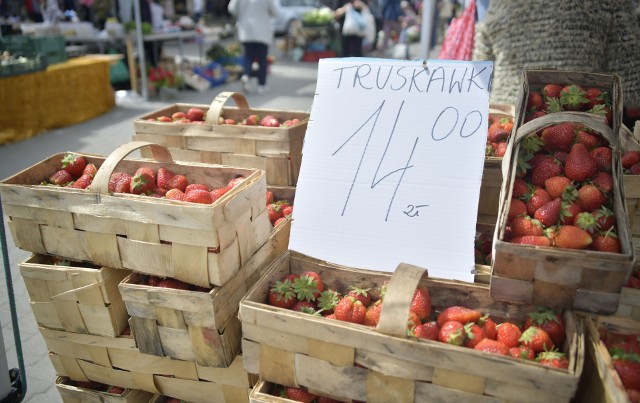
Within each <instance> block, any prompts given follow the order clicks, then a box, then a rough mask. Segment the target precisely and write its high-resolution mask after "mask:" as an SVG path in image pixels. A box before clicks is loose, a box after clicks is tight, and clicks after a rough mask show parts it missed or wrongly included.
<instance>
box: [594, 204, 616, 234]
mask: <svg viewBox="0 0 640 403" xmlns="http://www.w3.org/2000/svg"><path fill="white" fill-rule="evenodd" d="M593 215H594V217H595V218H596V225H597V226H598V229H599V230H600V231H608V230H609V229H610V228H611V227H613V226H614V225H616V215H615V214H614V213H613V211H611V210H610V209H608V208H607V207H606V206H602V208H599V209H597V210H595V211H594V212H593Z"/></svg>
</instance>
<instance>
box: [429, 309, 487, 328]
mask: <svg viewBox="0 0 640 403" xmlns="http://www.w3.org/2000/svg"><path fill="white" fill-rule="evenodd" d="M481 316H482V314H481V313H480V311H478V310H476V309H469V308H465V307H463V306H457V305H454V306H450V307H447V308H445V309H444V310H443V311H442V312H440V314H439V315H438V319H437V322H438V326H440V327H441V328H442V326H443V325H444V323H445V322H450V321H456V322H460V323H462V324H463V325H464V324H466V323H469V322H477V321H478V319H480V317H481Z"/></svg>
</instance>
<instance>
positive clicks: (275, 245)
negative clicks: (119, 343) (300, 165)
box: [119, 220, 291, 367]
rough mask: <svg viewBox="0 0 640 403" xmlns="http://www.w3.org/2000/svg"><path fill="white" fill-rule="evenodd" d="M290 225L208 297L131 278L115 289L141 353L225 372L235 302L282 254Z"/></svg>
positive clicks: (232, 345) (233, 341)
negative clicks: (217, 368) (122, 301)
mask: <svg viewBox="0 0 640 403" xmlns="http://www.w3.org/2000/svg"><path fill="white" fill-rule="evenodd" d="M290 227H291V221H290V220H287V221H285V222H284V223H283V224H282V225H278V226H277V227H276V228H274V230H273V233H272V235H271V237H270V238H269V239H268V240H267V242H266V243H265V244H264V245H263V246H262V247H261V248H260V249H259V250H258V251H257V252H256V253H255V254H254V255H253V256H252V258H251V259H249V261H248V262H247V264H246V265H244V266H243V267H242V268H241V269H240V270H238V272H237V273H236V275H235V276H234V277H233V278H232V279H231V280H229V281H228V282H227V283H226V284H224V285H223V286H220V287H213V288H212V289H211V290H210V291H209V292H204V291H189V290H179V289H172V288H160V287H154V286H150V285H145V284H141V283H142V279H143V277H144V276H143V275H141V274H138V273H133V274H131V275H130V276H128V277H127V278H126V279H124V280H123V281H122V282H121V283H120V285H119V288H120V292H121V294H122V299H123V300H124V302H125V304H126V308H127V311H128V313H129V315H131V328H132V334H133V335H134V338H135V340H136V344H137V346H138V348H139V349H140V351H141V352H143V353H146V354H153V355H157V356H160V357H163V356H168V357H172V358H175V359H179V360H185V361H195V362H197V363H198V365H201V366H205V367H226V366H228V365H230V364H231V363H232V362H233V360H234V359H235V357H236V355H237V354H238V352H239V350H240V340H241V329H240V322H239V321H238V317H237V315H238V309H239V305H240V300H241V299H242V297H243V296H244V295H245V294H246V293H247V291H248V290H249V288H251V287H252V286H253V284H255V283H256V282H257V281H258V280H259V279H260V277H261V276H262V275H263V274H264V273H265V271H266V269H267V268H268V265H269V264H270V263H271V262H272V261H273V260H274V259H275V258H276V257H277V256H279V255H280V254H282V253H283V252H284V251H286V250H287V246H288V244H289V242H288V241H289V231H290Z"/></svg>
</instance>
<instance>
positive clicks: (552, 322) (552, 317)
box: [524, 307, 565, 346]
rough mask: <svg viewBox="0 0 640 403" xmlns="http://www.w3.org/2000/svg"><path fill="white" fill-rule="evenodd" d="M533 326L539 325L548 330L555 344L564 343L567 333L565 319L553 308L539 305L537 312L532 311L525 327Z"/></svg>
mask: <svg viewBox="0 0 640 403" xmlns="http://www.w3.org/2000/svg"><path fill="white" fill-rule="evenodd" d="M531 326H537V327H539V328H541V329H543V330H544V331H546V332H547V334H548V335H549V337H550V338H551V341H552V342H553V344H554V345H556V346H561V345H562V342H563V341H564V335H565V332H564V319H562V316H561V315H560V314H557V313H555V312H554V311H553V310H552V309H549V308H545V307H539V308H538V310H537V311H536V312H531V313H530V314H529V315H528V316H527V320H526V321H525V322H524V328H525V330H526V329H528V328H530V327H531Z"/></svg>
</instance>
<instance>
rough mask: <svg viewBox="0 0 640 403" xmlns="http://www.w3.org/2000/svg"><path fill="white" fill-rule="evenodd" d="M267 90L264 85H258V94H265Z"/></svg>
mask: <svg viewBox="0 0 640 403" xmlns="http://www.w3.org/2000/svg"><path fill="white" fill-rule="evenodd" d="M266 90H267V88H266V87H265V86H264V85H259V86H258V94H260V95H262V94H264V92H265V91H266Z"/></svg>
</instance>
